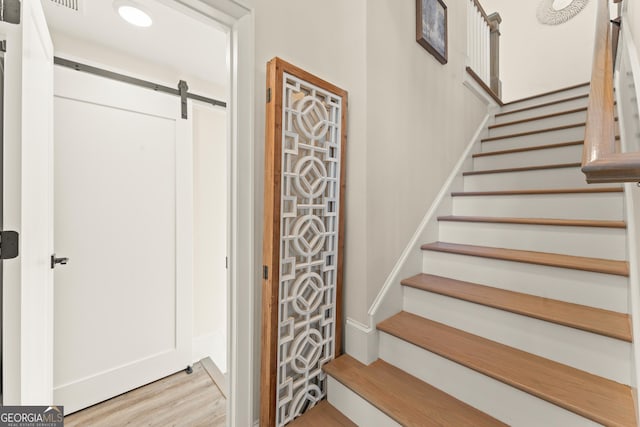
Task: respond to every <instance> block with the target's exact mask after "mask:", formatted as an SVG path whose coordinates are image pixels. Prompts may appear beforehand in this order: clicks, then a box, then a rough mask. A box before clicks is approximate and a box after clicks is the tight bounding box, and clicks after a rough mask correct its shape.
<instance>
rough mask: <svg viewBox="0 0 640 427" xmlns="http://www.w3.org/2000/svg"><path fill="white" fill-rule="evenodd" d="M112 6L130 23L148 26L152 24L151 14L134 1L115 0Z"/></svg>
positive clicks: (137, 25)
mask: <svg viewBox="0 0 640 427" xmlns="http://www.w3.org/2000/svg"><path fill="white" fill-rule="evenodd" d="M113 7H114V8H115V9H116V10H117V11H118V15H120V17H121V18H122V19H124V20H125V21H127V22H128V23H129V24H131V25H135V26H136V27H150V26H151V24H153V20H152V19H151V16H149V14H148V13H147V12H145V11H144V10H142V8H141V7H140V6H138V5H137V4H136V3H133V2H129V1H116V2H115V3H114V4H113Z"/></svg>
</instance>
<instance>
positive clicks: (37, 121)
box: [0, 1, 53, 405]
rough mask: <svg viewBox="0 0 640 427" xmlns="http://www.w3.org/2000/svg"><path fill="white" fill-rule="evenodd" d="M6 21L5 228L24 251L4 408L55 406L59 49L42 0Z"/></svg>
mask: <svg viewBox="0 0 640 427" xmlns="http://www.w3.org/2000/svg"><path fill="white" fill-rule="evenodd" d="M21 3H22V16H21V23H20V25H14V24H7V23H0V40H6V41H7V52H6V55H5V108H4V113H5V116H4V117H5V123H4V150H3V154H4V156H3V166H4V170H3V175H4V187H5V188H4V195H3V198H4V213H3V227H4V230H15V231H18V232H19V233H20V255H19V257H18V258H16V259H13V260H7V261H4V263H3V269H4V284H3V297H4V298H3V309H4V310H3V329H4V331H3V332H4V334H3V383H4V384H3V385H4V389H3V392H4V396H3V397H4V399H3V400H4V402H3V403H4V404H5V405H20V404H22V405H26V404H43V405H46V404H51V403H52V345H53V342H52V333H53V321H52V320H53V319H52V317H53V274H52V270H51V267H50V256H51V254H52V253H53V207H52V206H53V205H52V202H53V199H52V191H53V180H52V174H53V167H52V149H53V128H52V125H53V120H52V119H53V47H52V44H51V38H50V37H49V32H48V30H47V24H46V21H45V18H44V14H43V12H42V8H41V5H40V2H39V1H23V2H21Z"/></svg>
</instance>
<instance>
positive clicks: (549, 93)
mask: <svg viewBox="0 0 640 427" xmlns="http://www.w3.org/2000/svg"><path fill="white" fill-rule="evenodd" d="M590 84H591V83H590V82H586V83H580V84H577V85H573V86H567V87H563V88H561V89H556V90H552V91H549V92H543V93H539V94H537V95H532V96H527V97H526V98H520V99H516V100H514V101H510V102H507V103H505V104H504V105H505V106H507V105H513V104H517V103H518V102H524V101H530V100H532V99H536V98H541V97H543V96H547V95H554V94H556V93H560V92H565V91H568V90H571V89H577V88H580V87H584V86H589V85H590Z"/></svg>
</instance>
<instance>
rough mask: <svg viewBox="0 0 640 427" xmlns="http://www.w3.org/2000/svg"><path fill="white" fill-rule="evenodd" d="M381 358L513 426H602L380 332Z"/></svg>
mask: <svg viewBox="0 0 640 427" xmlns="http://www.w3.org/2000/svg"><path fill="white" fill-rule="evenodd" d="M380 358H382V359H384V360H385V361H387V362H388V363H391V364H393V365H395V366H397V367H398V368H400V369H402V370H404V371H406V372H408V373H410V374H411V375H413V376H415V377H418V378H420V379H421V380H423V381H425V382H428V383H429V384H431V385H433V386H434V387H437V388H439V389H440V390H442V391H444V392H446V393H448V394H450V395H452V396H453V397H455V398H457V399H459V400H462V401H463V402H465V403H467V404H469V405H471V406H473V407H475V408H477V409H479V410H481V411H483V412H485V413H487V414H489V415H491V416H493V417H494V418H498V419H499V420H501V421H503V422H505V423H507V424H509V425H513V426H518V427H540V426H545V427H590V426H597V425H598V424H595V423H593V422H591V421H589V420H587V419H585V418H582V417H580V416H579V415H576V414H574V413H572V412H569V411H566V410H564V409H562V408H560V407H558V406H555V405H553V404H551V403H548V402H545V401H544V400H542V399H538V398H536V397H535V396H532V395H530V394H528V393H525V392H523V391H520V390H518V389H515V388H513V387H510V386H508V385H506V384H504V383H502V382H500V381H497V380H494V379H492V378H490V377H488V376H486V375H483V374H480V373H478V372H476V371H474V370H472V369H469V368H467V367H464V366H462V365H459V364H457V363H455V362H452V361H450V360H448V359H445V358H443V357H440V356H438V355H436V354H434V353H431V352H428V351H426V350H423V349H421V348H420V347H417V346H414V345H412V344H409V343H407V342H405V341H402V340H400V339H398V338H395V337H393V336H391V335H388V334H385V333H380ZM370 425H372V426H373V425H374V424H370Z"/></svg>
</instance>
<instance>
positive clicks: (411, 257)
mask: <svg viewBox="0 0 640 427" xmlns="http://www.w3.org/2000/svg"><path fill="white" fill-rule="evenodd" d="M494 113H495V111H494V110H490V111H488V112H487V114H486V115H485V117H484V119H483V120H482V121H481V122H480V124H479V125H478V127H477V128H476V131H475V132H474V134H473V136H472V137H471V139H470V141H469V143H468V144H467V147H466V148H465V150H464V152H463V153H462V155H461V156H460V159H459V160H458V162H457V163H456V165H455V166H454V167H453V169H452V171H451V174H450V175H449V176H448V177H447V180H446V181H445V182H444V184H443V185H442V188H441V189H440V192H439V193H438V195H437V196H436V198H435V199H434V201H433V203H432V204H431V206H430V207H429V209H428V210H427V212H426V214H425V216H424V217H423V219H422V221H421V222H420V224H419V225H418V227H417V228H416V231H415V232H414V233H413V236H412V237H411V239H410V240H409V242H408V243H407V245H406V246H405V248H404V250H403V251H402V254H401V255H400V258H398V261H397V262H396V264H395V265H394V267H393V269H392V270H391V272H390V273H389V275H388V276H387V278H386V280H385V282H384V284H383V286H382V288H381V289H380V292H378V295H377V296H376V298H375V300H374V301H373V304H372V305H371V307H370V308H369V311H368V313H367V314H368V324H363V323H362V322H359V321H357V320H355V319H351V318H349V317H347V319H346V326H345V340H344V342H345V351H346V353H347V354H349V355H351V356H352V357H354V358H355V359H357V360H358V361H360V362H362V363H364V364H366V365H368V364H370V363H372V362H373V361H375V360H376V359H377V358H378V352H379V346H378V331H377V330H376V325H377V324H378V323H379V322H381V321H382V320H384V319H386V318H388V317H390V316H392V315H394V314H396V313H398V312H400V311H401V310H402V304H403V302H402V285H401V284H400V282H401V280H402V279H404V278H406V277H410V276H413V275H415V274H416V273H417V272H420V271H422V260H423V256H422V251H421V250H420V246H421V244H422V243H424V242H426V241H432V240H437V239H438V233H439V231H438V230H439V228H438V217H439V216H443V215H451V214H452V213H453V199H452V197H451V193H452V192H455V191H462V189H463V177H462V172H463V171H465V170H469V169H470V166H471V165H472V162H473V158H472V157H471V156H472V155H473V154H475V153H479V152H480V151H481V140H482V138H486V136H487V135H488V129H487V127H488V125H489V120H490V119H491V118H492V117H493V116H494Z"/></svg>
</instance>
